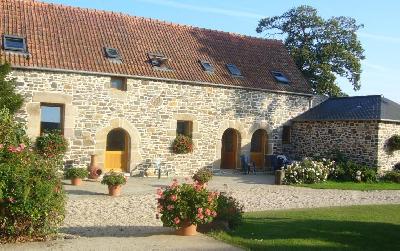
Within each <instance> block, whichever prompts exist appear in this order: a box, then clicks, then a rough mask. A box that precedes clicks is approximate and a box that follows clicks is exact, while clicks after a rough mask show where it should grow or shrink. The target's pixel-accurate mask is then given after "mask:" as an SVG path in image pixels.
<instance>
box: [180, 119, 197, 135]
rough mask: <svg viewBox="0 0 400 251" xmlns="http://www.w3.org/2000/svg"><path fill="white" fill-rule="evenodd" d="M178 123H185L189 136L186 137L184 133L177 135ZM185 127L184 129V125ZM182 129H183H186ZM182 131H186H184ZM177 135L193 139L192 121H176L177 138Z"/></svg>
mask: <svg viewBox="0 0 400 251" xmlns="http://www.w3.org/2000/svg"><path fill="white" fill-rule="evenodd" d="M179 123H185V124H186V123H187V126H188V129H187V130H188V131H189V135H187V134H186V133H179V132H178V124H179ZM185 127H186V125H185ZM185 127H184V129H186V128H185ZM184 131H186V130H184ZM178 135H184V136H187V137H190V138H193V121H191V120H177V121H176V136H178Z"/></svg>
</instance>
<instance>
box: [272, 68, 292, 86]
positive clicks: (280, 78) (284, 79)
mask: <svg viewBox="0 0 400 251" xmlns="http://www.w3.org/2000/svg"><path fill="white" fill-rule="evenodd" d="M271 73H272V76H273V77H274V79H275V80H276V81H277V82H278V83H281V84H285V85H289V84H290V81H289V78H288V77H287V76H286V75H285V74H283V73H282V72H280V71H271ZM277 75H279V76H277Z"/></svg>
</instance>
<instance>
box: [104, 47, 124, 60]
mask: <svg viewBox="0 0 400 251" xmlns="http://www.w3.org/2000/svg"><path fill="white" fill-rule="evenodd" d="M110 50H115V52H116V54H117V55H115V56H114V55H112V54H110ZM104 53H105V55H106V57H107V58H108V59H121V55H120V53H119V50H118V49H117V48H114V47H104Z"/></svg>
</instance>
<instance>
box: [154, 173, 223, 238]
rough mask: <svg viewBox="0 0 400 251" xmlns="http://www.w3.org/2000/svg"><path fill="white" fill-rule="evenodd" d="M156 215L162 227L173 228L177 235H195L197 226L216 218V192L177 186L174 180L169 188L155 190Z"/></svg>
mask: <svg viewBox="0 0 400 251" xmlns="http://www.w3.org/2000/svg"><path fill="white" fill-rule="evenodd" d="M157 194H158V196H159V198H158V206H157V211H158V212H157V215H156V217H157V218H159V217H160V216H159V214H161V221H162V222H163V224H164V226H167V227H173V228H175V229H176V234H178V235H195V234H196V233H197V231H196V228H197V225H198V224H205V223H208V222H211V221H212V220H213V218H214V217H216V216H217V212H216V209H217V197H218V194H217V193H216V192H209V191H208V190H207V189H206V188H205V187H204V186H202V185H199V184H197V183H194V184H186V183H183V184H178V181H177V180H176V179H174V181H173V183H172V184H171V185H170V186H167V187H165V188H164V189H162V188H159V189H158V190H157Z"/></svg>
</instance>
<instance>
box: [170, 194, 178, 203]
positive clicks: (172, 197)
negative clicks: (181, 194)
mask: <svg viewBox="0 0 400 251" xmlns="http://www.w3.org/2000/svg"><path fill="white" fill-rule="evenodd" d="M170 199H171V200H172V201H177V200H178V196H176V194H173V195H171V197H170Z"/></svg>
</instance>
